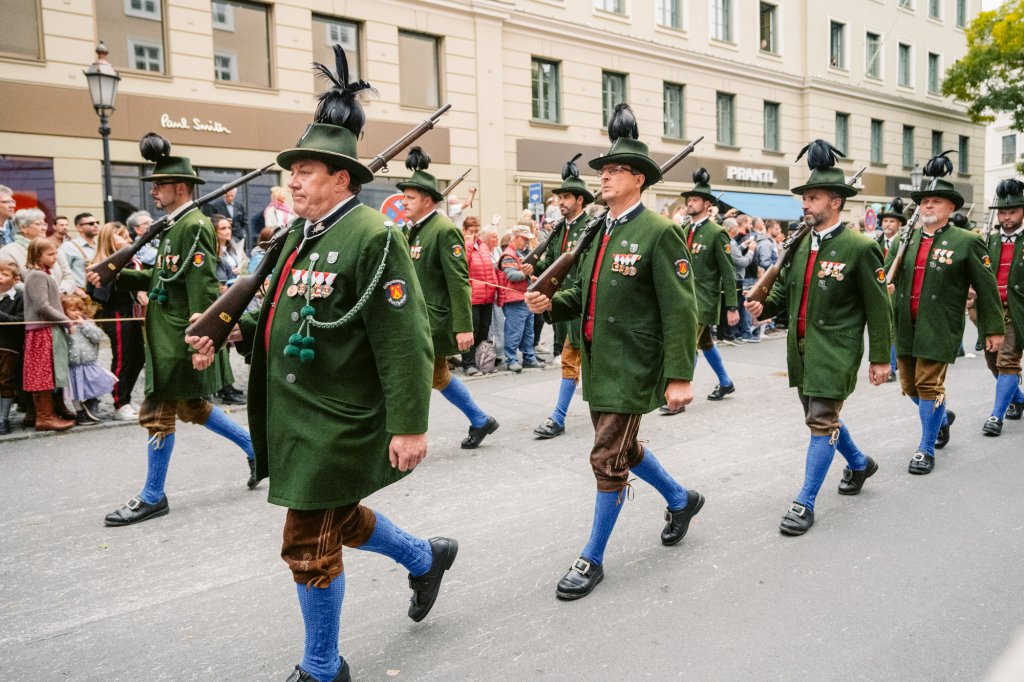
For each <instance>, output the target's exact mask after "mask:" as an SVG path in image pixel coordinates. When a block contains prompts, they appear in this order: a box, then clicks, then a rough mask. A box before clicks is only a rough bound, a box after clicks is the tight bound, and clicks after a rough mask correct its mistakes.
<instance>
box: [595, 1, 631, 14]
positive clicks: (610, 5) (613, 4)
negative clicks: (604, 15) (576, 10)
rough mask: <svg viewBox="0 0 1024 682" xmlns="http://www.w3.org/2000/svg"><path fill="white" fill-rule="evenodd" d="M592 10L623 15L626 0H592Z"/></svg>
mask: <svg viewBox="0 0 1024 682" xmlns="http://www.w3.org/2000/svg"><path fill="white" fill-rule="evenodd" d="M594 9H600V10H604V11H605V12H614V13H615V14H625V13H626V0H594Z"/></svg>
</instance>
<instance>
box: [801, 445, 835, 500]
mask: <svg viewBox="0 0 1024 682" xmlns="http://www.w3.org/2000/svg"><path fill="white" fill-rule="evenodd" d="M831 440H832V438H831V436H811V442H810V444H809V445H808V446H807V464H806V465H805V466H804V487H803V488H801V489H800V492H799V493H797V496H796V501H797V502H799V503H800V504H802V505H804V506H805V507H807V508H808V509H812V510H813V509H814V498H816V497H817V496H818V491H819V490H821V484H822V483H824V482H825V475H826V474H828V468H829V467H830V466H832V458H833V457H835V454H836V446H835V444H834V443H832V442H831Z"/></svg>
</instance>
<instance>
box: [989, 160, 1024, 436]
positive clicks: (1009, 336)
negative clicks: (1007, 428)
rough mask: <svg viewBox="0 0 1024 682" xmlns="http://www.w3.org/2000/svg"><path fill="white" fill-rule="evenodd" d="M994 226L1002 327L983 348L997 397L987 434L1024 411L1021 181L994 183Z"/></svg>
mask: <svg viewBox="0 0 1024 682" xmlns="http://www.w3.org/2000/svg"><path fill="white" fill-rule="evenodd" d="M990 209H991V210H994V211H996V218H997V220H998V228H999V229H997V230H993V231H992V234H990V235H989V238H988V257H989V261H990V262H991V268H992V272H993V273H995V276H996V284H997V285H998V286H999V297H1000V298H1001V299H1002V303H1003V314H1004V316H1005V320H1006V322H1005V329H1004V331H1003V343H1002V345H1000V346H999V349H998V350H997V351H996V352H992V351H985V361H986V362H987V363H988V368H989V369H990V370H991V371H992V374H993V376H995V378H996V400H995V405H994V406H993V407H992V414H991V415H990V416H989V418H988V421H986V422H985V425H984V426H982V432H983V433H984V434H985V435H986V436H999V435H1000V434H1002V432H1003V419H1004V418H1005V419H1014V420H1017V419H1020V418H1021V416H1022V415H1024V393H1021V390H1020V370H1021V366H1020V359H1021V345H1022V344H1024V237H1022V236H1021V235H1024V183H1021V182H1020V181H1019V180H1016V179H1010V180H1003V181H1002V182H1000V183H999V185H997V186H996V203H995V205H994V206H991V207H990Z"/></svg>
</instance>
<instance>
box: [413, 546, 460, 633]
mask: <svg viewBox="0 0 1024 682" xmlns="http://www.w3.org/2000/svg"><path fill="white" fill-rule="evenodd" d="M429 542H430V553H431V554H432V555H433V561H432V562H431V564H430V570H429V571H427V572H426V573H424V574H423V575H421V576H419V577H417V578H414V577H413V576H412V575H411V574H410V575H409V588H410V589H412V598H410V599H409V617H410V618H412V619H413V620H414V621H416V622H417V623H418V622H420V621H421V620H423V619H424V618H426V617H427V614H428V613H430V609H431V608H433V606H434V601H435V600H436V599H437V593H438V592H439V591H440V590H441V579H442V578H444V572H445V571H447V570H448V569H449V568H451V567H452V564H453V563H455V556H456V555H457V554H458V553H459V543H458V542H456V541H455V540H452V539H451V538H430V540H429Z"/></svg>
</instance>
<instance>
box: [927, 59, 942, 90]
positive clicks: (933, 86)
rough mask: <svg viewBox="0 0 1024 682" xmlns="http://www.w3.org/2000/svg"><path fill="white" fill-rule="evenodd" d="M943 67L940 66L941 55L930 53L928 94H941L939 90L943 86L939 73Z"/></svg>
mask: <svg viewBox="0 0 1024 682" xmlns="http://www.w3.org/2000/svg"><path fill="white" fill-rule="evenodd" d="M941 70H942V67H941V66H940V65H939V55H937V54H935V53H934V52H929V53H928V92H929V94H932V95H938V94H939V88H940V86H941V85H942V82H941V78H940V77H939V72H940V71H941Z"/></svg>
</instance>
